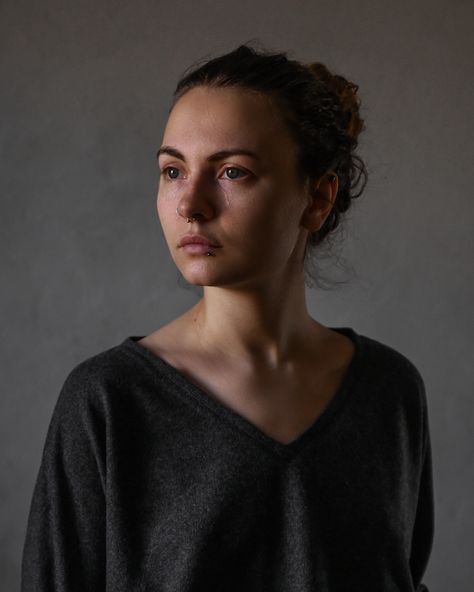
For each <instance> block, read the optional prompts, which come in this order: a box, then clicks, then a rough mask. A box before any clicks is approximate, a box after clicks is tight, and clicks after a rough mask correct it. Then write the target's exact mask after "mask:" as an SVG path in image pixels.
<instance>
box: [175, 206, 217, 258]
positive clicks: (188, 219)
mask: <svg viewBox="0 0 474 592" xmlns="http://www.w3.org/2000/svg"><path fill="white" fill-rule="evenodd" d="M176 213H177V214H178V216H181V214H180V213H179V212H178V208H176ZM193 220H196V218H194V216H193V217H191V218H188V217H186V222H192V221H193ZM206 255H207V256H208V257H215V255H214V253H211V252H210V251H208V252H207V253H206Z"/></svg>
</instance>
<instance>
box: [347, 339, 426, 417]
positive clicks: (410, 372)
mask: <svg viewBox="0 0 474 592" xmlns="http://www.w3.org/2000/svg"><path fill="white" fill-rule="evenodd" d="M358 338H359V342H360V344H361V349H362V351H363V352H364V356H363V357H364V360H365V363H364V364H363V371H362V376H363V382H364V383H365V385H367V386H368V387H370V386H372V387H373V389H374V390H377V391H378V390H380V388H382V387H383V389H384V390H386V391H387V392H388V391H390V392H391V393H392V394H394V395H395V394H398V396H399V397H401V398H402V399H404V400H405V402H406V401H407V400H410V401H412V402H413V401H417V403H418V405H421V406H422V407H425V406H426V389H425V382H424V379H423V376H422V373H421V371H420V370H419V367H418V365H417V363H415V361H414V359H413V358H412V357H411V356H410V355H409V354H407V353H406V352H405V351H402V349H401V348H399V347H397V346H395V345H392V344H390V343H389V342H387V341H385V340H379V339H376V338H374V337H370V336H368V335H364V334H360V333H359V334H358Z"/></svg>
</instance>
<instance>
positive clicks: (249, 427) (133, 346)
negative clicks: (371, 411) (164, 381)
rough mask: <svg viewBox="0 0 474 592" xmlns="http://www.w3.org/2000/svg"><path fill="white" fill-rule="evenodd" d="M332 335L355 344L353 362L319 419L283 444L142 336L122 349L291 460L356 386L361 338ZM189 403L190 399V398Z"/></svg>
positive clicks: (349, 331) (350, 331)
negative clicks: (151, 347)
mask: <svg viewBox="0 0 474 592" xmlns="http://www.w3.org/2000/svg"><path fill="white" fill-rule="evenodd" d="M328 328H329V329H332V330H333V331H337V332H338V333H340V334H342V335H345V336H346V337H349V339H351V341H352V342H353V343H354V353H353V354H352V358H351V361H350V362H349V366H348V367H347V370H346V373H345V375H344V377H343V379H342V382H341V383H340V385H339V387H338V389H337V391H336V393H335V394H334V395H333V397H332V398H331V399H330V401H329V403H328V404H327V405H326V407H325V408H324V409H323V410H322V412H321V413H320V414H319V415H318V416H317V417H316V419H315V420H314V421H313V422H312V423H311V424H310V425H309V427H307V428H306V429H305V430H304V431H303V432H302V433H300V434H299V436H297V437H296V438H294V439H293V440H291V441H290V442H288V443H287V444H284V443H283V442H280V441H279V440H276V439H275V438H272V437H271V436H269V435H268V434H266V433H265V432H263V431H262V430H261V429H260V428H259V427H257V426H256V425H255V424H254V423H252V422H251V421H250V420H248V419H247V418H246V417H244V416H243V415H240V413H237V412H236V411H234V410H233V409H231V408H230V407H228V406H226V405H225V404H224V403H221V402H220V401H219V400H217V399H215V398H213V397H212V396H211V395H210V394H209V393H208V392H206V391H205V390H204V389H202V388H200V387H199V386H198V385H197V384H195V383H194V382H192V381H191V380H190V379H189V378H188V377H187V376H186V375H185V374H184V373H183V372H181V371H180V370H178V369H177V368H175V367H174V366H173V365H172V364H170V363H169V362H167V361H166V360H165V359H163V358H161V357H160V356H158V355H157V354H155V353H153V352H152V351H151V350H149V349H148V348H145V347H143V346H142V345H139V344H138V343H137V342H138V341H139V340H140V339H143V337H144V336H143V335H129V336H128V337H126V338H125V339H124V340H123V341H122V343H121V344H120V346H121V347H124V348H126V349H128V350H132V351H133V352H135V353H136V354H138V355H139V356H140V357H141V358H143V359H145V360H146V361H147V363H148V364H149V365H150V366H151V367H152V369H154V370H157V371H163V370H164V371H165V373H166V376H167V377H168V378H169V379H171V380H172V382H173V383H174V384H175V385H176V386H177V387H178V388H180V389H182V390H185V391H186V395H191V396H192V400H193V401H197V403H199V404H200V405H201V406H204V407H206V408H207V409H210V410H211V411H212V412H213V413H214V414H216V415H218V416H219V417H220V418H222V419H224V420H225V422H226V423H227V424H228V425H229V427H230V428H231V429H235V428H237V429H238V430H239V431H242V430H243V431H244V432H245V433H247V434H248V435H250V436H251V437H252V438H253V439H254V440H257V441H258V442H259V443H260V444H261V445H263V446H264V447H265V448H267V449H269V450H271V451H272V452H274V453H276V454H278V455H279V456H282V457H284V458H290V457H293V456H295V455H296V454H297V453H298V452H299V451H300V450H301V449H302V448H304V446H305V445H306V444H308V443H309V442H310V441H312V440H313V439H314V438H315V437H316V436H317V435H318V434H319V433H321V432H322V431H323V430H324V428H325V427H326V426H327V425H328V423H329V422H330V420H331V419H332V418H333V417H334V415H335V414H336V413H337V411H338V410H339V409H340V408H341V406H342V404H343V403H344V401H345V399H346V398H347V397H348V395H349V394H350V392H351V389H352V387H353V385H354V384H355V382H356V376H357V369H358V367H359V365H360V361H361V357H362V349H363V342H362V340H361V336H360V335H359V334H358V333H357V332H356V331H354V329H352V328H350V327H328ZM188 400H189V397H188Z"/></svg>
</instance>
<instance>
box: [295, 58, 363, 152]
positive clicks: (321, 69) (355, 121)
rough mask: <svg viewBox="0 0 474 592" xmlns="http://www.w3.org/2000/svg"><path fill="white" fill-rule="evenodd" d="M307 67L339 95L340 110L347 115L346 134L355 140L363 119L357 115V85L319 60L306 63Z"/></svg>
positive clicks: (358, 102)
mask: <svg viewBox="0 0 474 592" xmlns="http://www.w3.org/2000/svg"><path fill="white" fill-rule="evenodd" d="M307 67H308V68H309V70H310V71H311V72H312V73H313V75H314V76H315V78H316V79H317V80H320V81H321V82H323V83H324V84H326V86H327V87H328V88H329V90H331V91H332V92H333V93H335V94H336V95H337V96H338V97H339V101H340V103H341V107H342V111H343V112H344V113H345V114H346V117H347V123H346V126H345V128H346V131H347V134H348V135H349V136H350V137H351V138H353V139H354V140H357V137H358V135H359V134H360V132H361V131H362V129H363V127H364V120H363V119H361V117H360V115H359V107H360V98H359V96H358V95H357V91H358V90H359V87H358V85H357V84H355V83H354V82H351V81H349V80H347V79H346V78H344V76H340V75H339V74H333V73H332V72H331V71H330V70H329V69H328V68H327V67H326V66H325V65H324V64H322V63H321V62H313V63H311V64H308V65H307Z"/></svg>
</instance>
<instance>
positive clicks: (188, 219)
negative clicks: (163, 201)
mask: <svg viewBox="0 0 474 592" xmlns="http://www.w3.org/2000/svg"><path fill="white" fill-rule="evenodd" d="M176 213H177V214H178V216H181V214H180V213H179V212H178V208H176ZM193 220H196V218H195V217H194V216H193V217H192V218H186V221H187V222H192V221H193Z"/></svg>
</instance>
